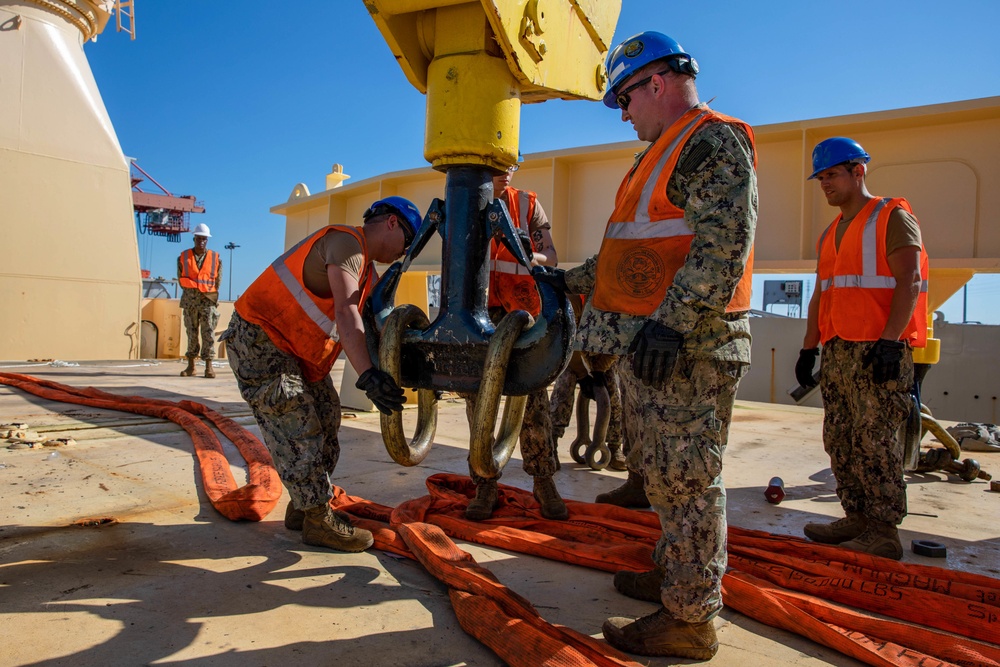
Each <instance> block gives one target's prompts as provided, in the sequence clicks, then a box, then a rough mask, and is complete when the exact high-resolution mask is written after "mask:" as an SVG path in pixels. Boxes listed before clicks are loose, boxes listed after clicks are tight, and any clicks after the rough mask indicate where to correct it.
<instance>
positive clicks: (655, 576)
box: [615, 567, 666, 603]
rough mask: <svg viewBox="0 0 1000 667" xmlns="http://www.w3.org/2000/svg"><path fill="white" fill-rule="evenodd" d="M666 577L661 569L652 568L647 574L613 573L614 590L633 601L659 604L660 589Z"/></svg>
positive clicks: (625, 571) (622, 571)
mask: <svg viewBox="0 0 1000 667" xmlns="http://www.w3.org/2000/svg"><path fill="white" fill-rule="evenodd" d="M665 576H666V572H664V570H663V568H662V567H654V568H653V569H652V570H649V571H648V572H632V571H631V570H621V571H620V572H615V588H616V589H617V590H618V592H619V593H621V594H622V595H627V596H628V597H630V598H632V599H634V600H645V601H646V602H657V603H658V602H660V601H661V600H660V588H661V587H662V586H663V578H664V577H665Z"/></svg>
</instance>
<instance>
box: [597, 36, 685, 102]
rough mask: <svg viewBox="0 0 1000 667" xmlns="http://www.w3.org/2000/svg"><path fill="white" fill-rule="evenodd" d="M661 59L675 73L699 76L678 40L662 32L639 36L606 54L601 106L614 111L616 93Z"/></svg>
mask: <svg viewBox="0 0 1000 667" xmlns="http://www.w3.org/2000/svg"><path fill="white" fill-rule="evenodd" d="M661 58H670V60H669V61H668V62H667V64H668V65H669V66H670V69H672V70H673V71H675V72H678V73H680V74H690V75H691V76H695V75H696V74H698V63H697V62H696V61H695V59H694V58H692V57H691V54H689V53H687V52H686V51H684V47H682V46H681V45H680V44H678V43H677V40H675V39H674V38H672V37H668V36H667V35H664V34H663V33H661V32H653V31H647V32H640V33H639V34H638V35H633V36H632V37H629V38H628V39H626V40H625V41H624V42H622V43H621V44H619V45H618V46H616V47H615V48H614V50H613V51H611V53H609V54H608V62H607V69H608V90H607V92H605V93H604V105H605V106H607V107H610V108H612V109H617V108H618V103H617V102H616V101H615V97H616V94H615V90H616V89H617V88H618V87H619V86H621V84H622V83H624V82H625V81H627V80H628V78H629V77H630V76H632V75H633V74H635V73H636V71H638V70H639V69H640V68H641V67H644V66H646V65H648V64H649V63H651V62H653V61H654V60H659V59H661Z"/></svg>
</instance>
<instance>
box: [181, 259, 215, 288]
mask: <svg viewBox="0 0 1000 667" xmlns="http://www.w3.org/2000/svg"><path fill="white" fill-rule="evenodd" d="M181 271H182V273H181V277H180V278H179V279H178V282H179V283H180V284H181V287H183V288H184V289H196V290H198V291H199V292H205V293H208V292H218V291H219V290H218V289H217V288H216V286H215V283H216V282H217V281H218V280H219V253H217V252H215V251H214V250H208V249H206V250H205V261H203V262H202V263H201V268H200V269H199V268H198V262H197V260H195V256H194V250H193V249H192V248H188V249H187V250H185V251H184V252H182V253H181Z"/></svg>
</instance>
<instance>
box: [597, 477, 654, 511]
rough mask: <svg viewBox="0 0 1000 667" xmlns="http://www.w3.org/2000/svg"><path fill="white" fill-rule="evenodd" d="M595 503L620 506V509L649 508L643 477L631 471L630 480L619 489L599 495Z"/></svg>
mask: <svg viewBox="0 0 1000 667" xmlns="http://www.w3.org/2000/svg"><path fill="white" fill-rule="evenodd" d="M594 502H595V503H604V504H606V505H618V507H639V508H645V507H649V498H647V497H646V489H645V488H644V487H643V482H642V475H640V474H638V473H635V472H632V471H631V470H629V473H628V479H626V480H625V483H624V484H622V485H621V486H619V487H618V488H617V489H612V490H611V491H608V492H607V493H601V494H598V496H597V498H595V499H594Z"/></svg>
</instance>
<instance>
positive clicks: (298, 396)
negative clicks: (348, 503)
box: [222, 313, 340, 509]
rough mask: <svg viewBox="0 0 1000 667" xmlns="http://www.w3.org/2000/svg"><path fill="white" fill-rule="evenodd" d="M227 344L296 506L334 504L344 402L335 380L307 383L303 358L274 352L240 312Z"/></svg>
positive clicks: (241, 385)
mask: <svg viewBox="0 0 1000 667" xmlns="http://www.w3.org/2000/svg"><path fill="white" fill-rule="evenodd" d="M222 340H225V341H226V349H227V351H228V355H229V364H230V366H232V369H233V375H235V376H236V383H237V384H238V385H239V388H240V394H241V395H242V396H243V399H244V400H245V401H246V402H247V404H248V405H249V406H250V409H251V410H252V411H253V416H254V418H255V419H256V420H257V425H258V426H259V427H260V433H261V435H262V436H263V439H264V444H265V445H266V446H267V449H268V451H270V452H271V456H272V457H273V458H274V464H275V467H276V468H277V470H278V474H279V475H280V476H281V481H282V482H284V484H285V487H286V488H287V489H288V495H289V496H291V499H292V504H293V505H294V506H295V507H297V508H299V509H305V508H307V507H314V506H316V505H323V504H325V503H327V502H329V501H330V498H331V497H332V492H333V490H332V488H331V486H330V485H331V481H330V480H331V477H332V475H333V470H334V468H336V466H337V459H339V458H340V442H339V441H338V440H337V432H338V431H339V430H340V397H339V396H337V391H336V390H335V389H334V388H333V381H332V380H331V379H330V376H329V375H327V376H326V377H324V378H323V379H322V380H320V381H319V382H307V381H306V380H305V378H304V377H303V376H302V371H301V369H300V367H299V361H298V359H297V358H295V357H293V356H291V355H290V354H287V353H286V352H283V351H281V350H279V349H278V348H277V347H275V345H274V343H272V342H271V339H270V338H268V337H267V334H266V333H264V330H263V329H261V328H260V327H259V326H257V325H256V324H252V323H250V322H247V321H246V320H244V319H243V318H242V317H240V316H239V314H238V313H233V318H232V320H231V322H230V324H229V328H228V329H227V330H226V332H225V333H224V334H223V335H222Z"/></svg>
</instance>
